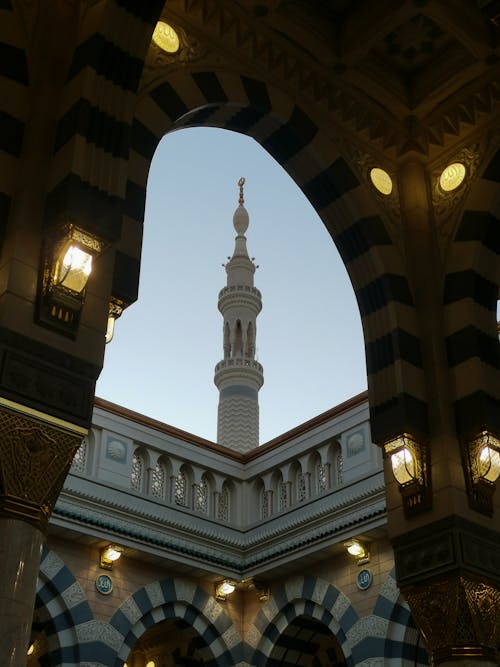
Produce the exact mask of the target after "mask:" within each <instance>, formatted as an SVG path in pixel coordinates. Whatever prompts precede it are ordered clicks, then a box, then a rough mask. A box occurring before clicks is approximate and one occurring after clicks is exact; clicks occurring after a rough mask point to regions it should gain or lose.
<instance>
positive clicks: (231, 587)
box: [215, 579, 236, 600]
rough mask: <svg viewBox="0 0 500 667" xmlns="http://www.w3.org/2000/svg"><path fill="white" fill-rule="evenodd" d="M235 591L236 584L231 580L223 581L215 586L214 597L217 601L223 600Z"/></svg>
mask: <svg viewBox="0 0 500 667" xmlns="http://www.w3.org/2000/svg"><path fill="white" fill-rule="evenodd" d="M235 590H236V582H235V581H232V580H231V579H225V580H224V581H221V582H219V583H218V584H216V586H215V597H216V598H217V600H225V599H226V598H227V596H228V595H231V594H232V593H234V591H235Z"/></svg>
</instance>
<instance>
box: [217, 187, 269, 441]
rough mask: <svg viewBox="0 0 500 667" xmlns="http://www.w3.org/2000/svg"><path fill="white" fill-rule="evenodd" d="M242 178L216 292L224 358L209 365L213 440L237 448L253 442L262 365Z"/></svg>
mask: <svg viewBox="0 0 500 667" xmlns="http://www.w3.org/2000/svg"><path fill="white" fill-rule="evenodd" d="M244 184H245V179H244V178H240V180H239V181H238V186H239V188H240V196H239V206H238V208H237V209H236V211H235V213H234V216H233V225H234V228H235V230H236V239H235V245H234V253H233V256H232V257H231V259H230V260H229V261H228V263H227V264H226V265H225V267H226V273H227V287H224V289H222V290H221V291H220V292H219V303H218V307H219V310H220V312H221V314H222V317H223V318H224V326H223V349H224V359H223V360H222V361H219V363H218V364H217V366H216V367H215V377H214V382H215V384H216V386H217V389H218V390H219V410H218V419H217V442H218V443H219V444H220V445H223V446H224V447H229V448H231V449H233V450H235V451H238V452H247V451H249V450H250V449H255V447H258V445H259V398H258V395H259V389H260V388H261V387H262V385H263V384H264V373H263V369H262V366H261V365H260V364H259V362H258V361H256V360H255V340H256V333H257V326H256V320H257V315H258V314H259V313H260V311H261V309H262V301H261V295H260V292H259V290H258V289H256V288H255V287H254V286H253V276H254V273H255V269H256V268H257V267H256V266H255V264H254V263H253V261H252V260H251V259H250V257H249V256H248V252H247V240H246V237H245V232H246V230H247V228H248V222H249V219H248V213H247V211H246V209H245V207H244V206H243V203H244V199H243V185H244Z"/></svg>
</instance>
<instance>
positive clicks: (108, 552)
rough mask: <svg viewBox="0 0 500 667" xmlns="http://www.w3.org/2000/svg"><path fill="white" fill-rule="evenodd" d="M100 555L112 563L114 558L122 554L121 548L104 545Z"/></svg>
mask: <svg viewBox="0 0 500 667" xmlns="http://www.w3.org/2000/svg"><path fill="white" fill-rule="evenodd" d="M102 555H103V558H105V559H106V560H110V561H111V562H112V563H113V562H114V561H115V560H118V559H119V558H120V556H121V555H122V549H120V548H119V547H115V546H109V547H106V549H105V550H104V552H103V554H102Z"/></svg>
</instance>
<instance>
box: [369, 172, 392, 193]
mask: <svg viewBox="0 0 500 667" xmlns="http://www.w3.org/2000/svg"><path fill="white" fill-rule="evenodd" d="M370 179H371V181H372V183H373V185H374V186H375V188H377V190H378V191H379V192H380V193H381V194H383V195H390V194H391V192H392V178H391V177H390V176H389V174H388V173H387V172H386V171H384V169H380V167H373V169H371V171H370Z"/></svg>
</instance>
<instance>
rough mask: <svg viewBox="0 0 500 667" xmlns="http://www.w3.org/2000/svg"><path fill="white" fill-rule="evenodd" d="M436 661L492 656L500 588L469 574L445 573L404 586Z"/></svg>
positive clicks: (498, 636)
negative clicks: (420, 582) (417, 583)
mask: <svg viewBox="0 0 500 667" xmlns="http://www.w3.org/2000/svg"><path fill="white" fill-rule="evenodd" d="M402 592H403V594H404V596H405V598H406V600H407V602H408V604H409V606H410V609H411V612H412V616H413V618H414V619H415V621H416V623H417V626H418V627H419V628H420V630H421V631H422V634H423V636H424V638H425V641H426V644H427V646H428V648H429V649H430V650H431V652H432V654H433V658H434V662H435V664H439V663H441V662H445V661H447V660H452V659H454V658H464V659H465V658H469V659H471V660H472V659H474V658H477V659H483V660H484V659H491V660H492V661H494V660H495V657H496V648H497V645H498V642H499V640H500V589H499V588H496V587H493V586H490V585H488V584H486V583H483V582H479V581H475V580H474V579H471V578H469V577H463V576H456V577H446V578H444V579H439V580H436V581H432V582H429V583H427V584H425V585H422V584H419V585H418V586H411V587H409V588H406V589H403V591H402Z"/></svg>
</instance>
